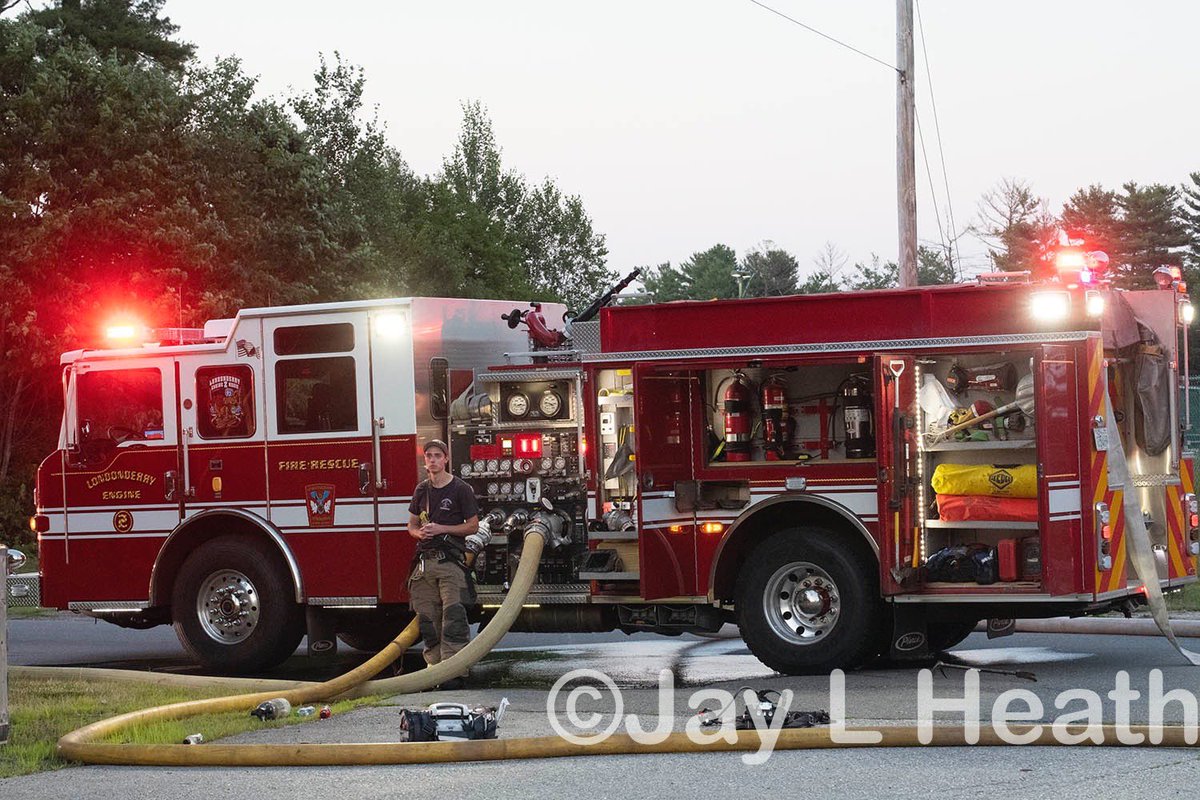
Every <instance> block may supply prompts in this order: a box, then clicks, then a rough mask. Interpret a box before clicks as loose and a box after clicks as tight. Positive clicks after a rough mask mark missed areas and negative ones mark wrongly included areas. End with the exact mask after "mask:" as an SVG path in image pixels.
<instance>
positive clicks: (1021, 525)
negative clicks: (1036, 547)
mask: <svg viewBox="0 0 1200 800" xmlns="http://www.w3.org/2000/svg"><path fill="white" fill-rule="evenodd" d="M925 527H926V528H934V529H940V530H963V529H971V528H975V529H977V530H1012V531H1036V530H1037V529H1038V524H1037V523H1036V522H1008V521H1005V520H965V521H962V522H959V521H958V520H943V519H928V520H925Z"/></svg>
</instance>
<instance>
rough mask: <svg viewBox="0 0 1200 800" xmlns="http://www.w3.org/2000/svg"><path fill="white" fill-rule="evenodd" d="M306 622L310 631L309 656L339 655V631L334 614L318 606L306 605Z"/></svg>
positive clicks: (327, 656) (326, 656)
mask: <svg viewBox="0 0 1200 800" xmlns="http://www.w3.org/2000/svg"><path fill="white" fill-rule="evenodd" d="M304 624H305V627H306V629H307V631H308V651H307V652H308V657H309V658H329V657H331V656H335V655H337V631H336V630H335V629H334V623H333V614H330V613H329V612H328V611H326V610H325V609H323V608H318V607H317V606H305V607H304Z"/></svg>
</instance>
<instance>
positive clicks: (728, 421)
mask: <svg viewBox="0 0 1200 800" xmlns="http://www.w3.org/2000/svg"><path fill="white" fill-rule="evenodd" d="M753 398H754V393H753V392H752V391H751V390H750V384H749V382H748V381H747V380H746V376H745V375H743V374H742V373H740V372H735V373H734V375H733V380H732V381H731V382H730V383H729V385H728V386H727V387H725V393H724V395H722V397H721V401H722V404H723V406H724V412H725V460H726V461H749V460H750V433H751V431H750V415H751V409H750V406H751V404H752V402H753Z"/></svg>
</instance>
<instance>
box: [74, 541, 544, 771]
mask: <svg viewBox="0 0 1200 800" xmlns="http://www.w3.org/2000/svg"><path fill="white" fill-rule="evenodd" d="M544 545H545V541H544V540H543V538H542V536H541V534H540V533H539V532H536V531H535V532H533V533H529V534H527V535H526V536H525V543H524V548H523V550H522V553H521V561H520V563H519V564H518V566H517V571H516V574H515V575H514V576H513V580H512V585H511V588H510V589H509V592H508V596H507V597H506V598H505V599H504V602H503V603H502V604H501V606H500V608H499V609H498V610H497V611H496V616H495V617H493V618H492V620H491V621H490V622H489V623H488V625H487V626H486V627H484V629H483V630H482V631H480V632H479V635H478V636H476V637H475V638H474V639H473V640H471V641H470V642H469V643H468V644H467V645H466V647H464V648H463V649H462V650H460V651H459V652H458V653H456V654H455V655H454V656H453V657H451V658H449V659H447V660H445V661H443V662H441V663H439V664H435V665H433V666H431V667H427V668H425V669H423V670H420V671H419V672H414V673H411V674H409V675H398V676H396V677H394V678H387V679H384V680H378V681H372V680H370V679H371V678H373V677H374V676H375V675H377V674H378V673H379V671H380V670H382V669H383V668H384V667H386V666H388V665H389V664H391V663H392V662H393V661H395V660H396V659H397V658H399V657H400V655H401V654H402V653H403V652H404V651H405V650H406V649H407V648H409V647H410V646H411V645H413V644H414V643H415V642H416V641H417V637H418V635H419V634H418V631H417V621H416V620H413V621H412V622H411V623H409V625H408V627H406V628H405V629H404V630H403V631H401V632H400V634H399V635H398V636H397V637H396V638H395V639H394V640H392V641H391V642H390V643H389V644H388V645H387V646H386V647H384V648H383V649H382V650H380V651H379V653H377V654H376V655H374V656H372V657H371V659H370V660H368V661H367V662H366V663H364V664H362V665H360V666H358V667H356V668H355V669H352V670H350V671H349V672H347V673H345V674H344V675H340V676H338V677H336V678H334V679H333V680H330V681H326V682H325V683H316V684H303V683H301V684H296V688H293V689H289V690H287V691H284V692H282V693H281V692H279V691H278V690H277V689H275V690H272V691H265V692H256V693H252V694H241V695H234V696H232V697H214V698H211V699H208V700H192V701H189V702H186V703H172V704H171V705H166V706H157V707H155V708H147V709H143V710H141V711H131V712H130V713H128V714H121V715H120V716H116V717H111V718H109V719H105V720H101V721H99V722H94V723H92V724H91V725H87V726H84V727H82V728H79V729H78V730H75V731H71V732H70V733H68V734H67V735H65V736H63V737H62V738H61V739H59V740H58V754H59V756H61V757H62V758H65V759H69V760H72V761H82V762H85V763H89V764H144V765H152V764H190V763H195V764H199V763H202V762H201V761H193V760H192V756H190V755H188V753H189V752H193V753H194V751H195V750H197V749H200V748H196V747H193V746H189V745H135V744H102V743H99V742H97V740H98V739H102V738H104V737H106V736H110V735H112V734H113V733H116V732H117V731H120V730H123V729H125V728H127V727H129V726H131V725H135V724H138V723H143V722H150V721H154V720H173V719H185V718H187V717H194V716H197V715H199V714H212V713H220V712H225V711H240V710H243V709H246V708H247V707H250V708H252V707H254V706H255V705H257V704H258V703H261V702H263V701H265V700H271V699H273V698H276V697H283V698H284V699H286V700H287V701H288V702H289V703H291V704H292V705H300V704H302V703H311V702H316V701H319V700H332V699H334V698H348V697H362V696H364V695H367V694H406V693H410V692H419V691H422V690H424V689H429V688H431V687H433V686H436V685H437V684H439V683H441V682H442V681H445V680H449V679H450V678H453V677H456V676H458V675H461V674H463V673H465V672H466V671H467V670H468V669H469V668H470V667H471V665H472V664H474V663H475V662H476V661H478V660H479V659H481V658H483V657H484V656H485V655H487V654H488V653H489V652H490V651H491V649H492V648H493V647H495V646H496V643H497V642H499V641H500V639H501V638H503V636H504V634H506V633H507V632H508V629H509V628H510V627H512V624H513V621H514V620H516V618H517V615H519V614H520V613H521V606H522V604H523V603H524V601H525V596H526V595H527V594H529V589H530V587H532V586H533V582H534V580H535V578H536V577H537V568H538V562H539V561H540V560H541V555H542V548H543V546H544ZM209 746H210V745H205V747H209ZM222 747H224V748H226V749H231V750H233V751H234V752H236V753H238V754H239V755H238V756H237V757H236V758H235V759H234V760H232V761H227V762H223V763H229V764H244V765H251V764H258V765H264V766H266V765H274V764H308V763H312V764H316V763H323V762H320V761H317V760H314V761H309V760H307V758H313V757H314V756H307V757H302V756H299V755H288V754H289V753H294V752H295V750H296V748H295V747H293V746H278V745H223V746H222ZM308 747H312V745H309V746H308ZM302 749H303V748H302ZM284 751H286V752H284Z"/></svg>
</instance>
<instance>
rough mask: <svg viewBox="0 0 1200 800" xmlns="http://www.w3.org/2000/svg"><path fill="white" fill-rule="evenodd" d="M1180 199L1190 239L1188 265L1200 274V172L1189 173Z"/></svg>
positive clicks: (1182, 215) (1180, 212) (1182, 187)
mask: <svg viewBox="0 0 1200 800" xmlns="http://www.w3.org/2000/svg"><path fill="white" fill-rule="evenodd" d="M1179 200H1180V210H1179V215H1180V218H1181V219H1182V220H1183V224H1184V228H1185V229H1186V231H1187V234H1188V240H1189V241H1188V250H1187V265H1188V266H1189V267H1190V268H1191V269H1192V270H1193V274H1200V172H1193V173H1191V174H1190V175H1188V182H1185V183H1184V184H1183V186H1181V187H1180V189H1179ZM1189 283H1191V281H1189ZM1197 285H1200V284H1197Z"/></svg>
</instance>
